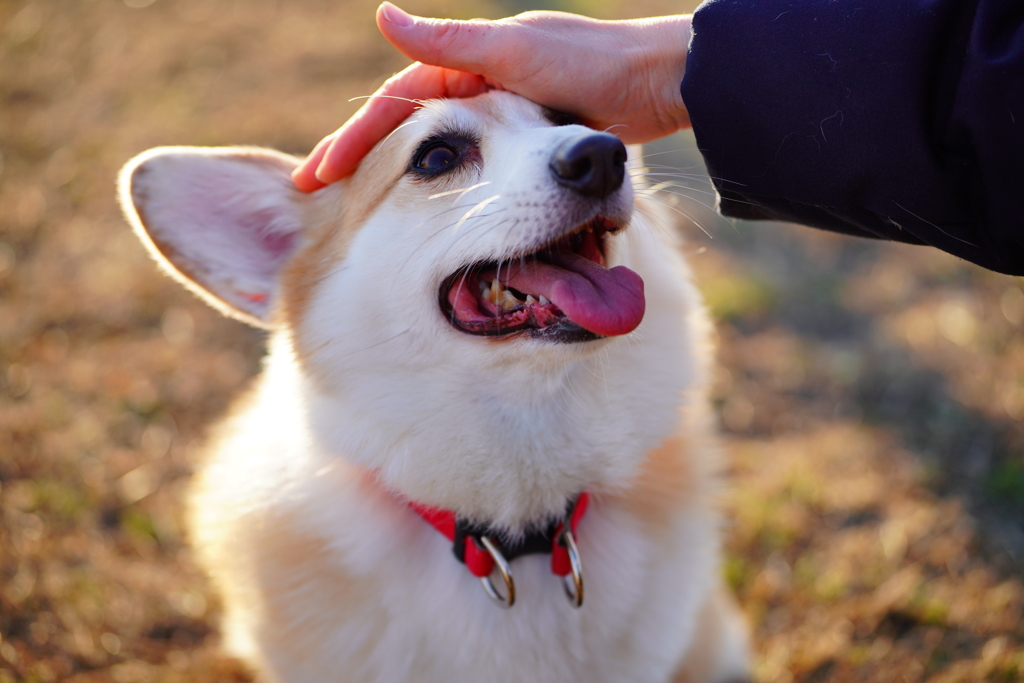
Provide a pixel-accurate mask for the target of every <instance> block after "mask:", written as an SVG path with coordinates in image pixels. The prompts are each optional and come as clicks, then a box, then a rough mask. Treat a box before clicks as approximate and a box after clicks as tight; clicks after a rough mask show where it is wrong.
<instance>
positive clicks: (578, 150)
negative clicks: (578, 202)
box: [551, 133, 626, 198]
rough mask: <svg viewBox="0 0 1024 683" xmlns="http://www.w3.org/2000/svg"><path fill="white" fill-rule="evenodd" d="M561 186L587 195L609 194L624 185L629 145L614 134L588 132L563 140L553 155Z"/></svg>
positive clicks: (555, 173)
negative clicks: (627, 147) (627, 146)
mask: <svg viewBox="0 0 1024 683" xmlns="http://www.w3.org/2000/svg"><path fill="white" fill-rule="evenodd" d="M551 173H552V174H553V175H554V176H555V180H556V181H557V182H558V184H559V185H562V186H563V187H567V188H569V189H570V190H575V191H576V192H579V193H580V194H582V195H584V196H587V197H598V198H600V197H607V196H608V195H610V194H611V193H612V192H615V190H617V189H619V188H620V187H622V178H623V177H624V176H625V175H626V146H625V145H623V144H622V142H621V141H620V140H619V139H618V138H617V137H615V136H614V135H611V134H610V133H585V134H583V135H577V136H576V137H574V138H569V139H568V140H566V141H565V142H563V143H562V144H561V145H560V146H559V147H558V149H556V150H555V155H554V156H553V157H552V158H551Z"/></svg>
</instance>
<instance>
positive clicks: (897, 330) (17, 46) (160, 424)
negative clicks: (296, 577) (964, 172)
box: [0, 0, 1024, 683]
mask: <svg viewBox="0 0 1024 683" xmlns="http://www.w3.org/2000/svg"><path fill="white" fill-rule="evenodd" d="M688 2H690V0H683V1H682V3H681V4H680V3H673V2H668V1H667V0H631V1H630V2H628V3H627V2H622V1H621V0H593V1H590V2H584V1H583V0H579V2H571V1H570V0H566V2H565V3H563V4H549V5H527V4H525V0H507V2H499V1H498V0H495V1H493V2H489V1H487V0H437V1H432V0H408V5H407V8H408V9H410V10H412V11H417V12H420V13H432V14H439V15H449V16H454V17H458V18H471V17H477V16H482V17H492V18H496V17H499V16H504V15H508V14H512V13H515V12H518V11H522V10H526V9H534V8H543V7H548V8H557V9H567V10H572V11H580V12H584V13H588V14H591V15H593V16H597V17H602V18H625V17H635V16H644V15H654V14H659V13H671V12H679V11H686V10H689V9H691V8H692V5H688V4H687V3H688ZM374 4H375V3H374V1H372V0H344V1H342V0H287V1H285V0H30V1H28V2H26V0H0V683H10V682H11V681H26V682H29V681H31V682H49V681H74V682H76V683H84V682H86V681H89V682H93V681H96V682H98V681H114V682H115V683H130V682H133V681H199V682H203V681H247V680H250V677H249V674H248V673H247V672H246V671H245V670H244V668H242V667H241V666H240V665H239V664H237V663H236V662H233V661H232V660H230V659H227V658H225V657H223V656H222V655H221V654H220V653H219V650H218V635H217V627H216V623H217V617H218V610H219V606H218V603H217V600H216V598H215V597H214V596H212V595H211V594H210V593H209V591H208V586H207V584H206V582H205V580H204V577H203V576H202V575H201V574H200V573H199V572H198V571H197V569H196V568H195V566H194V564H193V562H192V559H191V554H190V551H189V548H188V545H187V542H186V539H185V538H184V537H183V532H182V525H181V498H182V492H183V489H184V487H185V485H186V484H187V481H188V478H189V475H190V473H191V472H192V470H193V468H194V467H195V464H196V453H197V446H198V444H199V443H201V441H202V439H203V435H204V433H205V431H206V430H207V428H208V427H209V425H210V424H211V423H212V422H213V421H215V420H216V419H217V417H218V416H219V415H220V414H222V413H223V411H224V410H225V409H226V407H227V406H228V404H229V402H230V400H231V398H232V397H233V396H235V395H237V394H238V393H239V392H240V390H241V389H242V388H243V387H244V386H245V385H246V384H247V383H249V382H250V381H251V379H252V377H253V376H254V374H255V373H256V372H257V370H258V367H259V359H260V356H261V354H262V353H263V349H264V337H263V335H262V334H261V333H260V332H258V331H255V330H252V329H249V328H246V327H245V326H243V325H241V324H240V323H236V322H233V321H230V320H227V319H224V318H222V317H220V316H219V315H218V314H216V313H215V312H213V311H212V310H209V309H207V308H206V307H205V306H204V305H203V304H201V303H200V302H199V301H198V300H196V299H195V298H193V297H192V296H190V295H189V294H187V293H186V292H185V291H184V290H182V289H181V288H180V287H178V286H177V285H176V284H174V283H172V282H171V281H170V280H168V279H167V278H164V277H162V276H161V275H159V274H158V273H157V271H156V269H155V267H154V265H153V264H152V263H151V262H150V261H149V259H148V258H147V256H146V255H145V253H144V252H143V249H142V247H141V246H140V245H139V244H138V242H137V241H136V239H135V237H134V236H133V235H132V234H131V233H130V231H129V230H128V228H127V227H126V225H125V224H124V223H123V221H122V219H121V218H120V215H119V212H118V209H117V206H116V204H115V201H114V185H113V181H114V176H115V174H116V172H117V169H118V168H119V167H120V166H121V164H123V163H124V162H125V161H126V160H127V159H129V158H130V157H131V156H133V155H134V154H136V153H138V152H140V151H142V150H144V149H146V148H148V147H152V146H155V145H165V144H201V145H227V144H241V143H244V144H259V145H268V146H272V147H277V148H280V149H283V150H285V151H289V152H293V153H296V154H303V153H305V152H306V151H307V150H309V149H310V148H311V147H312V145H313V144H314V143H315V142H316V141H317V140H318V139H319V138H320V137H321V136H322V135H324V134H326V133H327V132H329V131H330V130H333V129H334V128H335V127H337V126H338V125H339V124H340V123H341V122H342V121H343V120H344V119H345V118H346V117H347V115H348V114H350V113H351V112H352V111H354V110H355V108H356V106H357V105H358V102H350V101H349V99H350V98H352V97H356V96H361V95H366V94H369V93H370V92H372V91H373V90H374V88H375V87H376V86H377V85H379V84H380V83H381V82H382V80H383V79H384V78H386V77H387V76H388V75H390V74H391V73H393V72H394V71H396V70H398V69H400V68H402V67H403V66H404V65H405V60H404V58H402V57H401V56H400V55H399V54H397V53H396V52H395V51H393V50H392V49H391V48H390V47H389V46H388V45H387V44H386V43H385V41H384V40H383V39H381V38H380V37H379V35H378V34H377V32H376V30H375V27H374V23H373V12H374ZM649 149H650V151H651V153H652V156H650V157H649V161H650V164H651V171H652V173H653V174H659V173H663V174H664V175H652V177H651V179H652V181H654V182H662V181H664V182H666V183H667V185H666V188H665V190H664V194H663V197H664V198H665V200H666V201H676V202H678V203H677V204H676V206H677V208H678V209H679V211H680V212H681V213H685V214H688V215H691V216H692V217H693V218H694V219H695V220H696V222H697V223H699V225H700V228H701V229H698V228H696V227H694V226H689V227H685V228H684V230H685V232H686V236H687V240H688V247H687V250H688V251H689V253H690V260H691V262H692V264H693V266H694V268H695V270H696V272H697V276H698V278H699V281H700V285H701V288H702V289H703V291H704V293H705V295H706V297H707V299H708V303H709V304H710V307H711V309H712V311H713V313H714V315H715V318H716V329H717V336H718V342H719V355H720V367H719V368H718V370H717V371H716V381H715V387H714V401H715V403H716V406H717V408H718V409H719V414H720V416H721V424H722V430H723V433H724V436H725V441H726V446H727V451H728V453H729V455H730V457H731V461H732V466H731V472H730V474H731V483H730V491H731V492H730V494H729V495H728V500H727V501H726V504H727V507H728V508H729V513H730V519H731V522H730V525H729V529H728V539H729V540H728V560H727V562H726V567H725V572H726V575H727V578H728V580H729V582H730V583H731V585H732V586H733V587H734V588H735V590H736V592H737V594H738V595H739V598H740V600H741V602H742V604H743V607H744V609H745V610H746V612H747V614H748V615H749V617H750V619H751V622H752V624H753V625H754V629H755V641H756V647H757V653H758V654H757V680H759V681H762V682H773V681H780V682H783V683H785V682H787V681H801V682H806V683H812V682H823V681H837V682H838V681H865V682H867V681H870V682H880V683H884V682H887V681H905V682H916V681H929V682H935V683H938V682H947V681H948V682H953V681H963V682H976V681H995V682H1001V683H1009V682H1012V681H1021V680H1024V626H1022V609H1024V582H1022V577H1024V569H1022V566H1024V565H1022V563H1024V459H1022V453H1024V430H1022V428H1021V420H1022V418H1024V341H1022V336H1021V335H1022V329H1024V289H1022V285H1024V283H1022V281H1021V280H1020V279H1017V278H1010V277H1006V276H1001V275H995V274H992V273H987V272H984V271H982V270H980V269H979V268H976V267H972V266H970V265H967V264H964V263H962V262H960V261H957V260H956V259H954V258H952V257H949V256H946V255H944V254H941V253H938V252H934V251H931V250H928V249H924V248H919V247H907V246H900V245H892V244H878V243H873V242H870V241H865V240H857V239H852V238H842V237H836V236H832V235H828V234H823V233H817V232H814V231H812V230H809V229H805V228H797V227H794V226H784V225H773V224H756V225H755V224H745V223H733V222H731V221H727V220H724V219H722V218H720V217H718V216H716V215H715V214H714V212H713V211H711V210H710V209H709V208H708V206H707V205H709V204H710V203H712V201H713V197H712V195H711V194H710V187H709V185H708V183H707V181H706V179H705V178H704V177H703V175H702V174H703V166H702V164H701V162H700V157H699V155H697V154H696V152H695V151H694V143H693V139H692V137H687V136H685V135H679V136H674V137H673V138H670V139H668V140H666V141H662V142H660V143H658V144H656V145H653V146H651V147H650V148H649ZM653 155H656V156H653Z"/></svg>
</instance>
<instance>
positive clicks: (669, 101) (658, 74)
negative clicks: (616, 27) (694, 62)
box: [638, 14, 692, 135]
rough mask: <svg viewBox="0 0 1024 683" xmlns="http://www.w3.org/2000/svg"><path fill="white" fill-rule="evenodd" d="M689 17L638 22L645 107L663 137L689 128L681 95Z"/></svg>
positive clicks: (689, 32)
mask: <svg viewBox="0 0 1024 683" xmlns="http://www.w3.org/2000/svg"><path fill="white" fill-rule="evenodd" d="M691 19H692V15H689V14H685V15H684V14H680V15H674V16H668V17H655V18H651V19H641V20H640V21H639V22H638V24H639V26H638V28H639V29H640V30H639V31H638V36H639V38H638V49H639V51H640V59H641V60H642V62H641V65H640V68H642V69H643V71H641V72H640V73H643V74H644V80H645V81H646V86H647V95H648V98H649V102H648V106H649V107H650V111H651V112H652V114H653V115H654V116H655V119H656V125H657V126H658V127H659V128H661V130H662V131H663V132H662V133H661V134H662V135H668V134H670V133H674V132H675V131H677V130H679V129H681V128H689V127H690V116H689V113H688V112H687V110H686V104H685V103H684V102H683V96H682V94H681V93H680V89H679V88H680V85H681V84H682V82H683V76H684V74H685V73H686V53H687V49H688V47H689V44H690V34H691Z"/></svg>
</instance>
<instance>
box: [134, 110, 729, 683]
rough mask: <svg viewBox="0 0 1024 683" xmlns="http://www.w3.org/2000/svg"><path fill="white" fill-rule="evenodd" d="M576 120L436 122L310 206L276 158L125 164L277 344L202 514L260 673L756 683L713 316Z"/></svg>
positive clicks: (231, 435)
mask: <svg viewBox="0 0 1024 683" xmlns="http://www.w3.org/2000/svg"><path fill="white" fill-rule="evenodd" d="M565 118H566V117H565V116H564V115H559V114H557V113H555V112H551V111H547V110H545V109H543V108H541V107H539V106H537V105H535V104H533V103H531V102H529V101H527V100H525V99H522V98H520V97H518V96H515V95H512V94H510V93H506V92H491V93H488V94H485V95H481V96H479V97H476V98H471V99H464V100H444V101H432V102H429V103H427V104H426V105H425V106H424V107H423V108H422V109H420V110H419V111H418V112H417V113H416V114H414V115H413V117H412V118H410V119H409V121H408V122H407V123H406V124H404V125H403V126H401V127H400V128H399V129H398V130H396V131H395V132H394V133H393V134H392V135H391V136H390V137H389V138H387V139H386V140H384V141H383V142H381V143H380V144H378V145H377V147H376V148H375V149H374V150H373V152H371V154H370V155H369V156H368V157H367V158H366V159H365V160H364V161H363V163H362V164H361V165H360V167H359V170H358V171H357V172H356V174H355V175H354V176H352V177H351V178H349V179H347V180H344V181H342V182H339V183H336V184H333V185H331V186H329V187H326V188H324V189H322V190H319V191H317V192H314V193H312V194H303V193H301V192H298V191H297V190H296V189H295V188H294V186H293V185H292V182H291V179H290V175H289V174H290V172H291V171H292V170H293V169H294V168H295V166H296V164H297V163H298V162H297V159H295V158H294V157H291V156H287V155H284V154H281V153H278V152H274V151H269V150H264V149H256V148H245V147H240V148H191V147H168V148H158V149H154V150H150V151H148V152H145V153H143V154H141V155H140V156H138V157H136V158H135V159H133V160H132V161H131V162H130V163H128V165H127V166H126V167H125V169H124V170H123V171H122V173H121V176H120V179H119V188H120V189H119V191H120V198H121V202H122V205H123V208H124V211H125V214H126V216H127V217H128V220H129V221H130V222H131V224H132V225H133V226H134V228H135V230H136V232H137V233H138V235H139V237H140V238H141V240H142V241H143V242H144V243H145V244H146V246H147V247H148V249H149V251H150V253H151V254H152V255H153V256H154V258H155V259H156V260H157V261H158V262H159V263H160V265H161V266H163V268H164V269H165V270H166V271H167V272H168V273H170V274H171V275H172V276H173V277H175V278H176V279H178V280H179V281H181V282H182V283H183V284H184V285H185V286H186V287H188V288H189V289H191V290H193V291H194V292H195V293H196V294H198V295H199V296H200V297H202V298H203V299H205V300H206V301H207V302H209V303H210V304H212V305H213V306H215V307H217V308H218V309H220V310H222V311H224V312H225V313H227V314H228V315H231V316H234V317H236V318H239V319H241V320H244V321H246V322H249V323H252V324H255V325H258V326H261V327H264V328H267V329H268V330H270V336H269V341H268V349H269V351H268V356H267V358H266V361H265V366H264V370H263V373H262V375H261V376H260V378H259V379H258V381H257V382H256V383H255V385H254V387H253V388H252V389H251V391H250V392H249V394H248V395H247V396H246V397H245V398H244V399H242V400H241V401H240V402H239V403H238V404H237V406H236V407H235V409H234V411H233V412H232V413H231V414H230V415H229V416H228V417H227V418H226V419H224V420H223V421H222V422H221V423H220V424H219V426H218V427H217V429H216V430H215V433H214V434H213V437H212V439H211V443H210V445H209V451H208V454H207V459H206V462H205V464H204V465H203V466H202V467H201V469H200V471H199V472H198V473H197V475H196V478H195V481H194V482H193V484H192V488H191V496H190V501H189V528H190V536H191V540H192V542H193V543H194V545H195V547H196V549H197V556H198V558H199V561H200V563H201V564H202V565H203V567H204V568H205V569H206V570H207V571H208V572H209V575H210V577H211V578H212V581H213V584H214V586H215V588H216V590H217V591H218V592H219V594H220V596H221V598H222V600H223V607H224V616H223V633H224V640H225V644H226V646H227V648H228V649H229V650H230V651H231V652H232V653H233V654H235V655H237V656H239V657H242V658H243V659H245V660H247V661H249V662H250V663H251V664H252V665H253V666H254V668H255V669H256V670H257V672H258V673H259V676H260V677H261V680H267V681H281V682H288V683H300V682H310V683H313V682H315V683H326V682H327V681H339V682H340V681H344V682H356V681H359V682H362V681H367V682H369V681H373V682H377V683H396V682H400V681H415V682H434V681H437V682H440V681H444V682H446V683H447V682H450V681H463V682H467V681H487V682H489V683H495V682H508V683H524V682H527V681H529V682H542V683H543V682H549V681H550V682H571V681H575V682H579V683H584V682H585V683H598V682H602V681H605V682H630V683H640V682H651V683H666V682H669V681H674V682H676V683H683V682H686V683H726V682H729V683H732V682H735V681H743V680H749V676H748V670H749V661H748V642H747V635H746V630H745V627H744V624H743V620H742V619H741V618H740V616H739V611H738V610H737V608H736V607H735V605H734V603H733V602H732V601H731V599H730V598H729V597H728V596H727V595H726V593H725V592H724V590H723V588H722V586H721V580H720V577H719V569H720V567H719V555H720V548H719V546H720V527H721V524H722V522H721V518H720V515H719V513H718V512H717V511H716V506H715V499H716V496H717V491H718V470H719V455H718V448H717V446H716V440H715V434H714V428H713V418H712V416H711V413H710V410H709V407H708V405H707V402H706V397H705V390H706V385H707V383H708V374H709V368H710V363H711V362H712V349H711V346H710V344H709V331H710V327H709V323H708V320H707V317H706V314H705V310H704V308H703V307H702V304H701V300H700V297H699V295H698V293H697V290H696V289H695V287H694V285H693V283H692V281H691V278H690V274H689V271H688V269H687V266H686V264H685V262H684V260H683V257H682V255H681V250H680V248H679V245H678V244H676V242H675V239H674V237H673V233H672V231H671V230H670V229H669V223H668V221H667V218H666V216H664V215H662V214H661V213H660V212H661V211H663V210H664V207H660V206H659V205H657V204H654V203H652V202H650V201H649V199H647V198H645V195H646V193H647V191H646V190H644V189H643V188H639V187H634V186H633V184H632V183H631V182H630V175H631V174H630V171H634V170H636V169H637V168H638V167H637V165H636V163H637V162H635V161H629V160H628V159H627V150H626V148H625V147H624V146H623V145H622V143H621V142H620V141H619V140H618V139H617V138H615V137H614V136H612V135H609V134H607V133H600V132H595V131H593V130H591V129H588V128H585V127H583V126H581V125H577V124H575V123H572V122H567V121H566V120H565ZM559 124H561V125H559ZM183 362H187V359H183Z"/></svg>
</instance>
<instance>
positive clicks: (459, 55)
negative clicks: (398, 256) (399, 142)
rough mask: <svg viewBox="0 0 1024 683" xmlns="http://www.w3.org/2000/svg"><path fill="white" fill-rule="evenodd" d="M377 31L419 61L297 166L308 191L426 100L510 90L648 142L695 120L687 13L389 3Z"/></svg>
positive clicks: (341, 173)
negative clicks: (689, 100)
mask: <svg viewBox="0 0 1024 683" xmlns="http://www.w3.org/2000/svg"><path fill="white" fill-rule="evenodd" d="M377 26H378V27H379V28H380V30H381V33H383V34H384V36H385V37H386V38H387V39H388V40H389V41H390V42H391V43H392V44H393V45H394V46H395V47H397V48H398V49H399V50H400V51H401V52H402V53H403V54H405V55H406V56H407V57H409V58H410V59H414V60H418V63H416V64H413V65H412V66H410V67H408V68H407V69H405V70H404V71H402V72H401V73H399V74H396V75H395V76H393V77H391V78H390V79H388V81H387V82H385V83H384V85H383V86H381V88H380V89H379V90H377V92H376V93H374V94H373V96H371V97H370V99H369V100H367V102H366V103H365V104H364V105H363V106H362V107H361V108H360V109H359V111H357V112H356V114H355V115H354V116H353V117H352V118H351V119H349V121H348V122H346V123H345V125H343V126H342V127H341V128H339V129H338V130H337V131H335V132H334V133H332V134H331V135H329V136H327V137H326V138H324V139H323V140H321V141H320V143H319V144H317V146H316V148H315V149H314V150H313V152H312V153H311V154H310V155H309V157H308V158H307V159H306V160H305V161H304V162H303V163H302V164H301V165H300V166H299V167H298V168H297V169H296V170H295V172H294V173H293V174H292V177H293V179H294V181H295V185H296V187H298V188H299V189H300V190H303V191H305V192H312V191H313V190H317V189H319V188H321V187H323V186H324V185H326V184H329V183H332V182H335V181H337V180H340V179H341V178H343V177H345V176H347V175H349V174H350V173H352V172H353V171H354V170H355V169H356V167H357V166H358V165H359V162H360V161H361V160H362V158H363V157H364V156H365V155H366V154H367V153H368V152H369V151H370V150H371V149H373V146H374V145H376V144H377V142H379V141H380V140H382V139H383V138H384V137H385V136H386V135H388V134H389V133H390V132H391V131H392V130H394V129H395V127H397V126H398V125H399V124H400V123H401V122H402V121H404V120H405V119H406V118H407V117H408V116H409V115H410V114H411V113H412V112H413V111H414V110H415V109H416V108H418V107H419V106H420V104H419V102H414V101H410V100H417V101H422V100H426V99H434V98H443V97H472V96H474V95H478V94H480V93H483V92H485V91H487V90H488V89H490V88H501V89H505V90H509V91H511V92H514V93H517V94H519V95H522V96H524V97H526V98H527V99H530V100H533V101H534V102H537V103H538V104H541V105H543V106H546V107H550V108H552V109H555V110H558V111H561V112H565V113H568V114H572V115H574V116H577V117H579V119H580V120H581V121H582V122H583V123H584V124H585V125H587V126H590V127H591V128H595V129H597V130H608V131H609V132H612V133H614V134H615V135H617V136H618V137H619V138H621V139H622V140H623V142H626V143H636V142H647V141H649V140H653V139H655V138H659V137H662V136H665V135H668V134H670V133H673V132H675V131H677V130H679V129H680V128H684V127H686V126H688V125H689V117H688V115H687V112H686V107H685V106H684V105H683V101H682V97H681V96H680V94H679V84H680V83H681V82H682V79H683V73H684V71H685V70H686V47H687V44H688V42H689V39H690V17H689V16H682V15H680V16H672V17H658V18H652V19H633V20H629V21H598V20H596V19H589V18H587V17H582V16H579V15H575V14H566V13H562V12H526V13H524V14H520V15H517V16H515V17H509V18H507V19H500V20H497V21H484V20H474V21H452V20H441V19H424V18H420V17H414V16H412V15H409V14H406V13H405V12H403V11H402V10H400V9H398V8H397V7H395V6H394V5H392V4H390V3H388V2H385V3H384V4H382V5H381V6H380V8H378V10H377Z"/></svg>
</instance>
